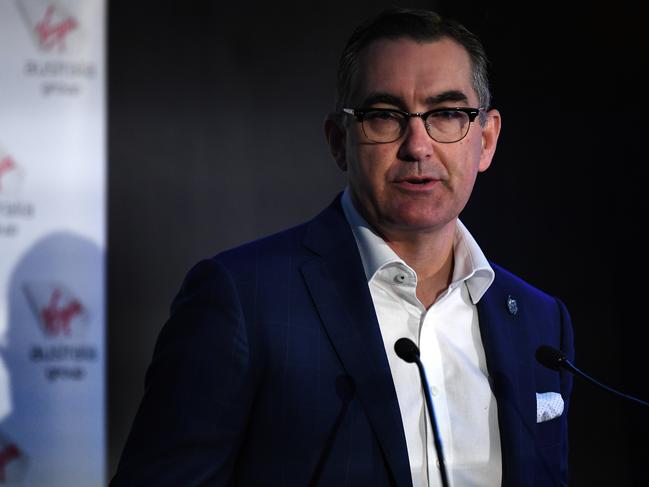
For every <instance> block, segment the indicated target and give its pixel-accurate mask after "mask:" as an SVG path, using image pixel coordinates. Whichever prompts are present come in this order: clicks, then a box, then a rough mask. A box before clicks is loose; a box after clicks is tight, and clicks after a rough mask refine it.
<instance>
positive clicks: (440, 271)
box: [381, 220, 456, 308]
mask: <svg viewBox="0 0 649 487" xmlns="http://www.w3.org/2000/svg"><path fill="white" fill-rule="evenodd" d="M455 226H456V224H455V220H453V221H451V222H449V223H448V224H446V225H445V226H444V227H442V228H441V229H437V230H434V231H430V232H426V233H417V234H414V235H412V234H408V235H399V234H398V233H393V232H389V231H388V232H382V233H381V235H382V237H383V239H384V240H385V241H386V243H387V244H388V245H389V246H390V247H391V248H392V250H394V252H395V253H396V254H397V255H398V256H399V257H401V258H402V259H403V260H404V261H405V262H406V264H408V265H409V266H410V267H412V268H413V269H414V270H415V272H416V273H417V297H418V298H419V300H420V301H421V302H422V304H423V305H424V306H425V307H426V308H429V307H430V306H431V305H432V304H433V303H434V302H435V301H436V300H437V298H438V297H439V295H440V294H442V293H443V292H444V291H445V290H446V289H447V288H448V286H449V284H450V283H451V279H452V277H453V242H454V239H455Z"/></svg>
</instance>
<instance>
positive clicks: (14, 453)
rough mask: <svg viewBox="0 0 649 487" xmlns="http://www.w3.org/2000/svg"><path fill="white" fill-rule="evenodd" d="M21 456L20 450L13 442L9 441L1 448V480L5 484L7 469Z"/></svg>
mask: <svg viewBox="0 0 649 487" xmlns="http://www.w3.org/2000/svg"><path fill="white" fill-rule="evenodd" d="M20 457H21V454H20V450H19V449H18V447H17V446H16V445H14V444H13V443H9V444H7V445H4V446H3V447H2V448H0V482H2V483H3V484H4V482H5V480H6V469H7V466H8V465H9V463H11V462H12V461H14V460H17V459H19V458H20Z"/></svg>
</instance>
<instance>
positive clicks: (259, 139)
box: [108, 0, 649, 486]
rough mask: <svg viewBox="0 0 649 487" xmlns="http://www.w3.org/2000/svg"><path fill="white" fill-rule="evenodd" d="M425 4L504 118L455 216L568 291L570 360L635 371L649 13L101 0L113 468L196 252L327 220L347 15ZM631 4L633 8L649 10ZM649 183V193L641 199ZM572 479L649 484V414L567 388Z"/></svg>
mask: <svg viewBox="0 0 649 487" xmlns="http://www.w3.org/2000/svg"><path fill="white" fill-rule="evenodd" d="M390 4H397V5H401V6H411V7H428V8H432V9H435V10H437V11H439V12H440V13H442V14H445V15H447V16H450V17H453V18H456V19H457V20H460V21H461V22H463V23H464V24H465V25H467V27H469V28H470V29H471V30H473V31H474V32H476V33H477V34H478V35H479V36H480V37H481V38H482V40H483V42H484V44H485V47H486V49H487V52H488V54H489V56H490V59H491V82H492V91H493V97H494V98H493V103H494V106H496V107H498V108H499V109H500V111H501V113H502V116H503V131H502V134H501V139H500V143H499V148H498V151H497V153H496V157H495V160H494V163H493V165H492V167H491V168H490V169H489V171H487V172H486V173H484V174H482V175H480V177H479V178H478V183H477V186H476V190H475V193H474V196H473V197H472V199H471V201H470V202H469V205H468V207H467V209H466V210H465V211H464V213H463V214H462V219H463V221H464V222H465V224H467V226H468V227H469V229H470V230H471V232H472V233H473V235H474V236H475V237H476V238H477V240H478V241H479V242H480V244H481V246H482V247H483V249H484V251H485V253H486V254H487V256H488V257H489V258H490V259H491V260H493V261H495V262H497V263H499V264H501V265H503V266H505V267H507V268H509V269H510V270H511V271H513V272H515V273H516V274H518V275H520V276H521V277H523V278H524V279H525V280H527V281H529V282H531V283H532V284H534V285H536V286H538V287H540V288H542V289H544V290H545V291H547V292H549V293H551V294H555V295H557V296H559V297H560V298H561V299H563V300H564V301H565V303H566V304H567V306H568V308H569V310H570V312H571V315H572V318H573V322H574V327H575V334H576V345H577V364H578V366H579V367H580V368H582V369H583V370H585V371H588V372H589V373H591V374H592V375H593V376H595V377H597V378H599V379H600V380H601V381H602V382H604V383H605V384H608V385H610V386H612V387H615V388H618V389H621V390H623V391H625V392H627V393H629V394H633V395H637V396H640V397H643V398H645V399H647V398H649V387H648V385H647V380H646V378H645V372H646V370H647V367H646V365H645V364H646V355H647V353H646V343H647V342H646V340H645V336H646V332H645V328H646V320H645V314H646V312H645V309H644V308H643V305H644V304H645V299H646V298H645V296H646V292H645V286H644V281H645V280H646V275H647V259H646V244H645V239H644V238H643V236H642V235H641V232H642V230H643V229H644V225H645V221H646V218H645V211H646V209H647V204H646V190H645V187H644V186H645V180H646V176H647V168H646V166H647V162H648V161H647V159H648V158H647V155H646V151H645V147H646V138H647V128H648V125H649V124H648V123H647V116H646V115H645V114H646V103H647V86H648V84H647V79H646V78H645V76H644V74H643V73H642V71H644V65H646V59H647V47H649V46H647V42H646V39H645V36H644V35H645V30H646V29H645V28H644V26H643V25H641V21H642V19H643V18H644V16H642V15H640V12H639V10H635V9H634V8H630V7H627V6H626V5H624V4H623V3H621V2H613V3H609V7H608V8H607V9H598V8H595V7H594V6H583V7H580V6H575V5H568V2H564V3H563V4H560V5H559V6H556V5H554V6H553V5H550V4H547V3H544V4H536V3H520V4H519V6H514V7H508V8H505V7H504V6H498V5H486V4H480V3H471V2H458V1H438V2H422V1H412V2H407V3H406V2H384V1H363V2H353V3H352V2H343V1H339V0H336V1H329V2H323V3H320V4H311V3H308V2H299V3H297V2H296V3H290V2H259V3H254V2H252V3H251V2H239V3H238V4H237V5H234V6H232V5H230V6H228V7H227V8H226V7H223V6H222V5H221V3H220V2H216V1H213V2H211V1H206V0H202V1H199V0H194V1H191V2H180V1H156V2H153V1H143V2H119V1H115V2H110V4H109V6H110V11H109V39H108V46H109V73H110V74H109V82H108V91H109V201H108V204H109V215H108V219H109V239H108V243H109V247H108V248H109V252H108V303H109V316H108V323H109V328H108V344H109V369H108V370H109V384H108V393H109V395H108V397H109V404H108V410H109V423H108V437H109V441H110V445H109V474H110V475H112V473H113V472H114V469H115V467H116V462H117V459H118V456H119V454H120V452H121V448H122V446H123V443H124V440H125V438H126V435H127V433H128V429H129V427H130V424H131V421H132V419H133V416H134V414H135V411H136V408H137V405H138V403H139V400H140V398H141V396H142V390H143V388H142V384H143V377H144V372H145V369H146V366H147V365H148V362H149V360H150V358H151V353H152V349H153V345H154V342H155V338H156V336H157V334H158V332H159V330H160V328H161V326H162V325H163V323H164V321H165V319H166V316H167V312H168V306H169V303H170V301H171V299H172V298H173V296H174V295H175V293H176V292H177V290H178V287H179V285H180V283H181V281H182V279H183V277H184V275H185V273H186V272H187V270H188V269H189V268H190V267H191V266H192V265H193V264H194V263H195V262H196V261H197V260H199V259H201V258H203V257H206V256H211V255H213V254H215V253H216V252H218V251H221V250H223V249H226V248H228V247H231V246H234V245H237V244H239V243H242V242H244V241H246V240H250V239H253V238H256V237H259V236H262V235H265V234H268V233H270V232H274V231H277V230H280V229H282V228H284V227H287V226H290V225H294V224H297V223H299V222H302V221H303V220H305V219H308V218H310V217H311V216H313V215H315V214H316V213H317V212H318V211H319V210H320V209H321V208H323V207H324V206H325V205H326V204H328V203H329V202H330V200H331V199H332V198H333V197H334V195H335V194H336V193H337V192H338V191H339V190H340V189H341V188H342V187H343V186H344V177H343V175H342V174H341V173H339V172H338V170H337V168H336V167H335V164H334V162H333V160H332V159H331V157H330V156H329V153H328V148H327V146H326V144H325V140H324V137H323V135H322V122H323V120H324V117H325V115H326V113H327V112H328V111H329V110H330V109H331V108H332V104H333V96H334V81H335V69H336V64H337V59H338V55H339V53H340V51H341V50H342V47H343V45H344V43H345V41H346V38H347V36H348V35H349V33H350V32H351V30H352V28H353V27H354V26H355V25H356V24H358V23H359V22H360V21H361V20H363V19H364V18H365V17H366V16H367V15H369V14H373V13H375V12H377V11H378V10H379V9H380V8H382V7H385V6H388V5H390ZM637 8H639V7H637ZM643 194H644V195H645V196H643ZM570 422H571V423H570V424H571V485H573V486H599V485H616V486H618V485H619V486H634V485H637V486H640V485H647V481H646V480H645V474H644V470H645V469H646V465H645V463H646V460H647V458H649V447H648V446H647V445H648V442H647V441H646V438H647V437H648V436H649V414H648V413H647V412H646V411H644V410H641V409H640V408H639V407H638V406H636V405H634V404H631V403H626V402H623V401H622V400H620V399H616V398H614V397H612V396H609V395H608V394H607V393H605V392H603V391H600V390H596V389H594V388H593V387H592V386H591V385H589V384H586V383H584V382H581V381H576V384H575V391H574V396H573V404H572V409H571V411H570Z"/></svg>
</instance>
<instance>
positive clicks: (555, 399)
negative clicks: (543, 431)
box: [536, 392, 563, 423]
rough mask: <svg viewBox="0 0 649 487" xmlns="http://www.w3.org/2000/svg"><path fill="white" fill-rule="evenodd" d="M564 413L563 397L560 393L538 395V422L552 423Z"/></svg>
mask: <svg viewBox="0 0 649 487" xmlns="http://www.w3.org/2000/svg"><path fill="white" fill-rule="evenodd" d="M562 413H563V397H561V394H559V393H558V392H541V393H538V392H537V393H536V422H537V423H543V422H544V421H550V420H551V419H554V418H556V417H558V416H561V414H562Z"/></svg>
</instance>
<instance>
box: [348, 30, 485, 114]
mask: <svg viewBox="0 0 649 487" xmlns="http://www.w3.org/2000/svg"><path fill="white" fill-rule="evenodd" d="M358 68H359V69H358V73H357V76H356V83H355V84H356V86H355V89H354V98H355V99H356V100H357V101H359V102H362V100H364V99H366V98H367V97H368V96H371V95H373V94H376V93H384V94H389V95H391V96H394V97H396V98H399V99H401V100H403V101H404V103H409V104H412V103H418V104H422V103H425V102H424V100H426V99H427V98H431V97H434V96H436V95H438V94H440V93H444V92H449V91H458V92H462V93H464V94H465V95H466V97H467V102H469V103H475V102H477V95H476V93H475V90H474V88H473V84H472V76H471V59H470V57H469V54H468V52H467V51H466V49H464V47H462V46H461V45H460V44H459V43H457V42H456V41H454V40H452V39H450V38H441V39H438V40H435V41H431V42H418V41H415V40H412V39H408V38H399V39H379V40H376V41H374V42H372V43H371V44H369V45H368V46H367V47H366V48H365V49H364V50H363V51H362V52H361V56H360V58H359V65H358ZM411 108H412V107H411Z"/></svg>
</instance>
